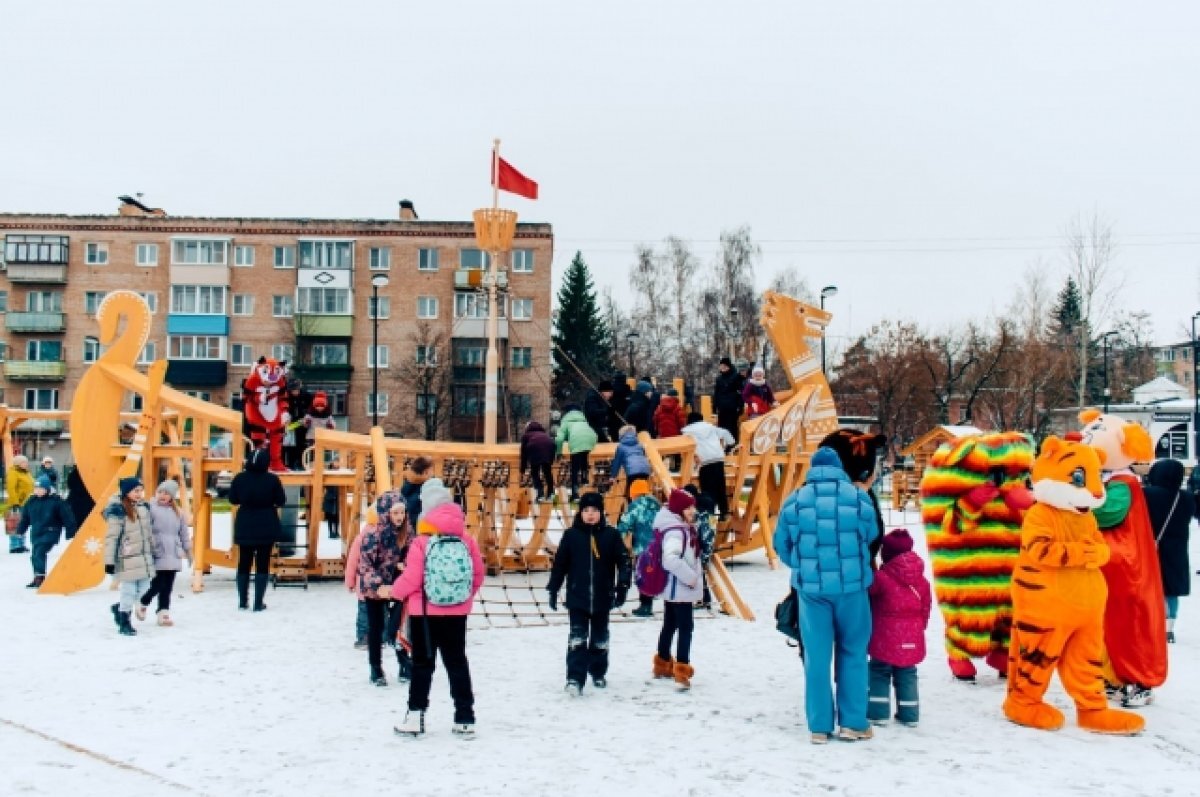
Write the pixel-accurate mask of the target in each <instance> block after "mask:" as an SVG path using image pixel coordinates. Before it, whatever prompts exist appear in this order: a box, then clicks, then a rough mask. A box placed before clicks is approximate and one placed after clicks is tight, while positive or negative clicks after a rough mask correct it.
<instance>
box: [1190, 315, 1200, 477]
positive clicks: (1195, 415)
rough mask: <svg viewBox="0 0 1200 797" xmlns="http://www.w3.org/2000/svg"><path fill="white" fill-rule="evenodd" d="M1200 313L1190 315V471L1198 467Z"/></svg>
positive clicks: (1199, 445) (1199, 432)
mask: <svg viewBox="0 0 1200 797" xmlns="http://www.w3.org/2000/svg"><path fill="white" fill-rule="evenodd" d="M1197 318H1200V313H1196V314H1195V315H1193V316H1192V462H1193V463H1195V464H1193V465H1192V471H1193V472H1195V470H1196V469H1197V468H1200V392H1198V391H1197V387H1196V373H1197V371H1196V319H1197Z"/></svg>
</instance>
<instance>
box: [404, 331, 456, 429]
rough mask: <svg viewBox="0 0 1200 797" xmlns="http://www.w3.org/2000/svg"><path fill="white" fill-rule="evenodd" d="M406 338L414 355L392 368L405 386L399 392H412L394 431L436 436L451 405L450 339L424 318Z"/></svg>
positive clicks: (408, 394) (445, 420)
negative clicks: (410, 400) (415, 354)
mask: <svg viewBox="0 0 1200 797" xmlns="http://www.w3.org/2000/svg"><path fill="white" fill-rule="evenodd" d="M410 340H411V342H412V345H413V348H414V350H415V351H416V352H417V356H416V357H414V358H413V359H412V360H407V359H406V360H404V361H403V362H402V363H401V364H400V367H399V368H396V369H394V374H395V378H396V379H397V381H399V382H400V383H401V384H402V385H403V386H405V387H406V388H407V389H406V390H404V391H402V392H401V395H403V396H412V402H411V403H409V402H405V404H406V406H405V407H402V408H401V411H400V413H399V417H400V419H401V420H400V421H399V423H398V424H397V431H399V432H400V434H402V435H404V436H405V437H411V438H417V439H425V440H440V439H442V438H443V437H444V435H445V432H446V430H447V427H448V425H449V421H450V413H451V410H452V409H453V408H452V400H453V395H452V386H453V383H454V368H453V363H452V362H451V351H450V341H449V339H447V337H446V333H445V332H443V331H441V330H435V329H434V328H433V327H432V326H431V325H430V324H429V323H428V322H427V321H418V322H417V326H416V328H415V329H414V330H413V334H412V335H411V337H410Z"/></svg>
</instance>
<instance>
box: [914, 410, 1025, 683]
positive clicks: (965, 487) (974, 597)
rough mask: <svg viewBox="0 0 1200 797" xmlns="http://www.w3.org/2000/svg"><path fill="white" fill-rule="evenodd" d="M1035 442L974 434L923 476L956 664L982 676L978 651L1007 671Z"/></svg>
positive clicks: (943, 451) (945, 449)
mask: <svg viewBox="0 0 1200 797" xmlns="http://www.w3.org/2000/svg"><path fill="white" fill-rule="evenodd" d="M1032 464H1033V443H1032V441H1031V440H1030V439H1029V437H1028V436H1026V435H1024V434H1021V433H1020V432H993V433H987V434H977V435H970V436H968V437H963V438H960V439H958V440H955V441H954V442H952V443H946V444H944V445H942V446H941V447H940V448H939V449H938V450H937V452H935V453H934V455H933V458H932V460H930V465H929V467H928V468H927V469H926V470H925V474H924V476H922V478H921V519H922V521H923V522H924V524H925V540H926V543H927V544H928V546H929V556H930V559H931V562H932V565H933V579H934V591H935V593H936V595H937V602H938V608H939V609H940V610H941V612H942V617H943V619H944V620H945V622H946V653H947V655H948V656H949V663H950V671H951V672H952V673H954V677H956V678H958V679H959V680H961V681H974V680H975V664H974V662H972V659H976V658H984V659H985V660H986V661H987V664H988V666H990V667H993V668H994V669H995V670H996V672H997V674H998V675H999V676H1000V677H1001V678H1003V677H1004V676H1005V673H1006V672H1007V671H1008V642H1009V630H1010V628H1011V626H1012V600H1011V598H1010V596H1009V579H1010V578H1011V576H1012V569H1013V565H1014V563H1015V562H1016V558H1017V549H1018V548H1019V547H1020V541H1021V518H1022V516H1023V515H1024V512H1025V510H1026V509H1027V508H1028V507H1029V506H1030V505H1031V504H1032V503H1033V497H1032V495H1031V494H1030V492H1029V490H1028V489H1027V486H1028V479H1029V468H1030V466H1031V465H1032Z"/></svg>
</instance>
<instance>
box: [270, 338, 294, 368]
mask: <svg viewBox="0 0 1200 797" xmlns="http://www.w3.org/2000/svg"><path fill="white" fill-rule="evenodd" d="M271 359H273V360H279V362H289V363H290V362H292V361H294V360H295V359H296V347H295V346H294V345H292V344H291V343H275V344H273V345H272V346H271Z"/></svg>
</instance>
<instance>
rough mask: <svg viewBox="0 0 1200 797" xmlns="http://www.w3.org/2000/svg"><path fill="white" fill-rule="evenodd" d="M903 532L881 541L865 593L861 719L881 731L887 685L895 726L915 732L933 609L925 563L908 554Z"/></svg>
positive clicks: (906, 536)
mask: <svg viewBox="0 0 1200 797" xmlns="http://www.w3.org/2000/svg"><path fill="white" fill-rule="evenodd" d="M912 547H913V541H912V537H910V536H909V534H908V531H906V530H905V529H895V530H893V531H892V532H891V533H889V534H888V535H887V536H886V537H884V538H883V548H882V550H881V559H882V561H883V564H882V565H881V566H880V568H879V570H878V572H876V574H875V581H874V582H873V583H872V584H871V586H870V587H869V588H868V589H867V594H868V595H869V596H870V598H871V623H872V627H871V644H870V646H869V647H868V648H867V653H868V654H870V656H871V661H870V701H869V702H868V704H867V719H868V720H870V721H871V724H873V725H887V722H888V714H890V713H891V706H892V701H891V691H892V685H893V683H894V684H895V687H896V720H897V721H898V722H900V724H902V725H907V726H910V727H911V726H915V725H916V724H917V721H918V720H919V719H920V716H921V713H920V709H921V704H920V695H919V693H918V691H917V665H918V664H920V663H921V662H922V661H924V659H925V627H926V626H927V625H928V624H929V612H930V609H931V608H932V607H933V599H932V597H931V595H930V590H929V581H928V580H926V578H925V562H924V560H922V559H921V557H920V556H917V554H915V553H913V549H912Z"/></svg>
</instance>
